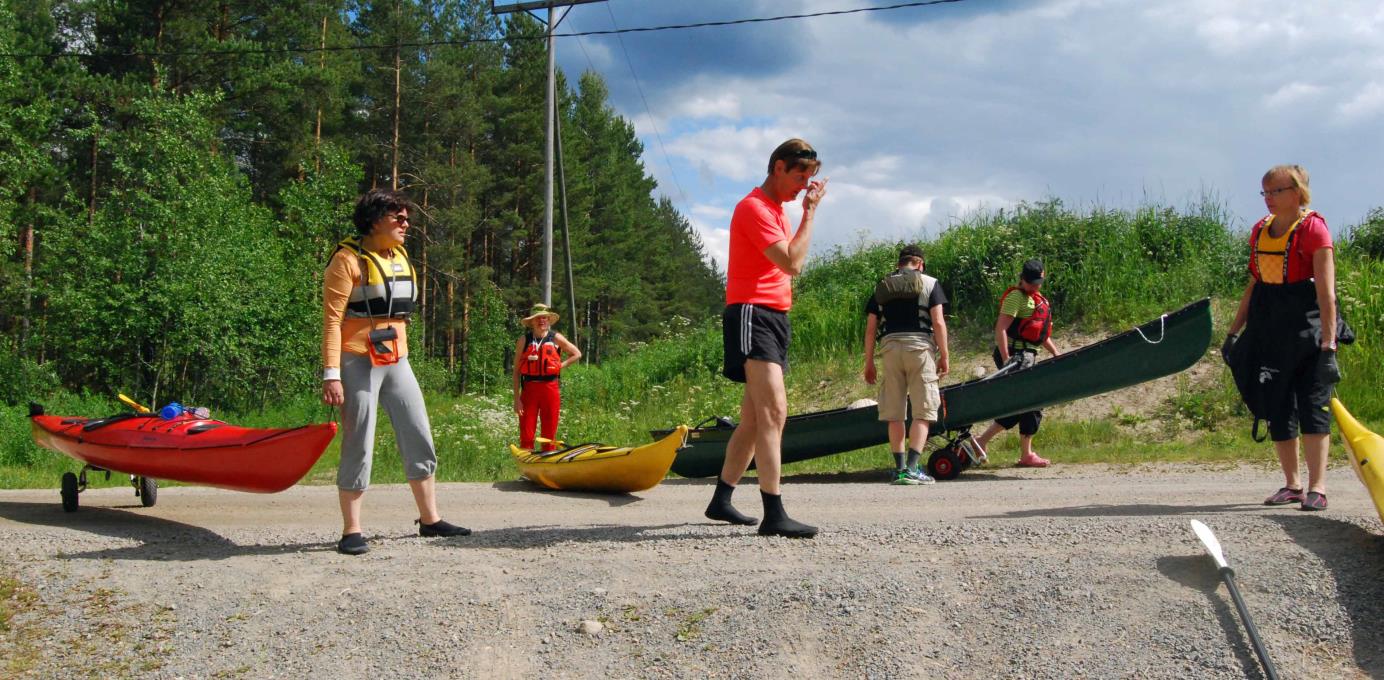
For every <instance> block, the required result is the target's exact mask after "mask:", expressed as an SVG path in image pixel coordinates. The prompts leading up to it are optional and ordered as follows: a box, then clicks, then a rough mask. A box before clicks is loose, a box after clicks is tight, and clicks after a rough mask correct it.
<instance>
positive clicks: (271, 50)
mask: <svg viewBox="0 0 1384 680" xmlns="http://www.w3.org/2000/svg"><path fill="white" fill-rule="evenodd" d="M965 1H966V0H924V1H919V2H900V3H895V4H892V5H882V6H879V7H857V8H854V9H838V10H827V11H822V12H810V13H804V14H782V15H778V16H771V17H751V18H748V19H728V20H725V21H703V22H700V23H694V24H668V25H664V26H641V27H635V28H616V29H611V30H606V31H581V32H575V33H556V34H554V37H558V38H580V37H585V36H593V35H623V34H625V33H652V32H655V31H675V30H685V29H690V28H712V27H720V26H740V25H743V24H760V23H768V22H772V21H789V20H794V19H815V18H817V17H829V16H842V15H846V14H860V13H863V12H886V11H890V10H897V9H908V8H913V7H928V6H932V5H948V4H955V3H960V2H965ZM607 9H609V7H607ZM547 37H548V36H547V35H546V34H545V35H533V36H527V35H526V36H494V37H489V38H468V39H466V40H428V41H422V42H406V43H390V44H388V45H332V46H328V47H321V46H304V47H262V48H253V49H235V50H231V49H227V50H177V51H169V52H135V51H132V52H0V58H8V59H32V58H67V57H77V58H91V57H202V56H242V55H255V54H311V53H316V52H354V51H361V50H386V49H387V50H392V49H396V48H402V47H439V46H446V45H455V46H464V45H477V44H484V43H499V42H512V41H518V40H546V39H547Z"/></svg>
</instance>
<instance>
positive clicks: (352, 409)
mask: <svg viewBox="0 0 1384 680" xmlns="http://www.w3.org/2000/svg"><path fill="white" fill-rule="evenodd" d="M341 388H342V391H344V392H345V393H346V403H345V404H343V405H342V407H341V425H342V428H341V432H342V434H341V465H340V466H339V467H337V469H336V486H337V488H339V489H341V490H343V491H364V490H365V488H366V487H368V486H370V459H371V457H372V455H373V453H374V449H375V416H376V415H377V413H378V409H377V404H383V405H384V410H385V411H386V412H387V413H389V422H390V423H391V424H393V426H394V437H395V440H396V441H397V442H398V445H399V457H400V458H401V459H403V463H404V476H405V477H407V478H408V479H410V480H416V479H427V478H428V477H431V476H432V475H433V473H434V472H436V471H437V449H436V448H435V447H434V446H433V439H432V426H431V425H430V424H429V423H428V410H427V408H426V407H425V406H424V405H423V390H421V389H419V388H418V379H417V378H415V377H414V376H413V369H412V368H410V367H409V363H408V357H404V358H402V359H400V360H399V363H397V364H393V365H390V366H372V365H371V364H370V357H368V356H364V355H360V354H351V353H348V352H343V353H342V355H341Z"/></svg>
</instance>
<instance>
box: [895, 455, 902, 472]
mask: <svg viewBox="0 0 1384 680" xmlns="http://www.w3.org/2000/svg"><path fill="white" fill-rule="evenodd" d="M894 469H895V470H902V469H903V454H902V453H896V454H894Z"/></svg>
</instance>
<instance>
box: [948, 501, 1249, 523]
mask: <svg viewBox="0 0 1384 680" xmlns="http://www.w3.org/2000/svg"><path fill="white" fill-rule="evenodd" d="M1263 509H1264V506H1263V505H1261V504H1259V503H1236V504H1234V505H1152V504H1149V503H1140V504H1137V505H1077V506H1073V507H1070V508H1037V509H1033V510H1015V511H1013V512H1006V513H1002V514H998V515H975V516H973V517H971V519H1020V518H1024V517H1157V516H1160V515H1161V516H1167V515H1200V514H1207V513H1222V512H1255V511H1258V510H1263Z"/></svg>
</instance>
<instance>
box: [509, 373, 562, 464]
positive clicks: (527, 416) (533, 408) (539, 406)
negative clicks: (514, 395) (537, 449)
mask: <svg viewBox="0 0 1384 680" xmlns="http://www.w3.org/2000/svg"><path fill="white" fill-rule="evenodd" d="M519 403H520V404H522V405H523V406H524V413H523V414H522V415H520V416H519V448H521V449H528V450H530V451H532V450H533V448H534V447H533V430H534V426H536V425H537V424H538V416H539V415H540V414H541V415H542V416H543V438H544V439H554V438H556V437H557V412H558V409H559V408H560V407H561V406H562V396H561V393H560V392H558V383H557V381H556V380H549V381H548V382H526V383H524V387H523V388H522V390H521V391H520V392H519ZM543 450H544V451H556V450H557V445H556V444H553V443H551V442H549V443H546V444H544V445H543Z"/></svg>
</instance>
